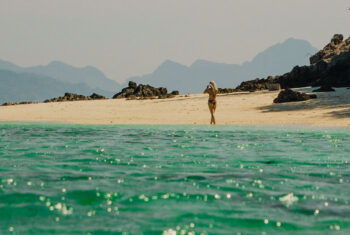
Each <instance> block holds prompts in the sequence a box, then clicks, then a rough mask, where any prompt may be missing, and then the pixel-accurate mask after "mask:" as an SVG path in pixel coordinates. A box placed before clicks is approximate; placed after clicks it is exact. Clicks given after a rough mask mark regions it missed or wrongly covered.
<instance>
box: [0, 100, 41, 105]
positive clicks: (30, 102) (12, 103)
mask: <svg viewBox="0 0 350 235" xmlns="http://www.w3.org/2000/svg"><path fill="white" fill-rule="evenodd" d="M18 104H37V102H32V101H22V102H19V103H14V102H6V103H3V104H2V106H11V105H18Z"/></svg>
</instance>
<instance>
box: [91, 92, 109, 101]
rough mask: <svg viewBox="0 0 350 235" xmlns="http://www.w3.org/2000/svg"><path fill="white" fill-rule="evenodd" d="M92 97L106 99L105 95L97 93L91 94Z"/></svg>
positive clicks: (93, 98)
mask: <svg viewBox="0 0 350 235" xmlns="http://www.w3.org/2000/svg"><path fill="white" fill-rule="evenodd" d="M90 98H91V99H92V100H104V99H106V97H104V96H103V95H99V94H96V93H93V94H92V95H90Z"/></svg>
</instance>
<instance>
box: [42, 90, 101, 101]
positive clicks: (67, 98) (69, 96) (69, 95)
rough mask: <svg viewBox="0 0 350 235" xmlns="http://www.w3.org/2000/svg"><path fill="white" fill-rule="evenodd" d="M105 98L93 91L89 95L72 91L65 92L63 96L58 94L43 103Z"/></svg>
mask: <svg viewBox="0 0 350 235" xmlns="http://www.w3.org/2000/svg"><path fill="white" fill-rule="evenodd" d="M100 99H106V97H104V96H102V95H99V94H96V93H93V94H92V95H91V96H84V95H78V94H74V93H68V92H67V93H65V94H64V96H60V97H57V98H52V99H47V100H45V101H44V103H50V102H63V101H77V100H100Z"/></svg>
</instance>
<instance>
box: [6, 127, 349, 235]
mask: <svg viewBox="0 0 350 235" xmlns="http://www.w3.org/2000/svg"><path fill="white" fill-rule="evenodd" d="M0 157H1V163H0V198H1V200H0V215H1V216H0V234H7V233H8V234H54V233H55V234H109V233H116V234H118V233H123V232H125V233H126V234H140V233H144V234H162V233H168V234H175V232H176V234H193V233H195V234H263V233H266V234H276V233H285V234H295V233H296V232H299V233H308V234H310V233H314V234H328V233H331V232H335V231H338V232H340V233H345V234H346V233H349V232H350V217H349V215H350V205H349V203H350V169H349V161H350V130H349V129H329V128H328V129H327V128H322V129H317V128H297V127H288V128H283V127H279V128H273V127H245V126H219V127H210V126H177V125H175V126H141V125H139V126H138V125H125V126H88V125H64V124H62V125H61V124H21V123H2V124H0Z"/></svg>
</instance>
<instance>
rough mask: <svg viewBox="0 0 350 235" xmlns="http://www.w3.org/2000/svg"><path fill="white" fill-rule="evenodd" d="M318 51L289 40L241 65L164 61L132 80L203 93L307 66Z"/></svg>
mask: <svg viewBox="0 0 350 235" xmlns="http://www.w3.org/2000/svg"><path fill="white" fill-rule="evenodd" d="M317 51H318V50H317V49H316V48H314V47H313V46H312V45H311V44H310V43H309V42H308V41H305V40H301V39H295V38H288V39H287V40H285V41H283V42H281V43H276V44H275V45H273V46H271V47H269V48H267V49H265V50H264V51H262V52H261V53H259V54H257V55H256V56H255V57H254V58H253V59H252V60H251V61H248V62H245V63H243V64H242V65H238V64H226V63H217V62H212V61H208V60H204V59H198V60H196V61H195V62H194V63H193V64H192V65H191V66H190V67H187V66H185V65H182V64H179V63H177V62H174V61H171V60H166V61H164V62H163V63H162V64H161V65H160V66H159V67H158V68H157V69H156V70H155V71H154V72H153V73H151V74H147V75H144V76H141V77H133V78H132V79H133V80H135V81H136V82H140V83H148V84H151V85H154V86H165V87H167V88H168V89H169V90H172V89H174V90H179V91H180V92H182V93H193V92H202V90H203V87H204V86H205V85H206V84H207V82H208V81H210V80H215V81H216V82H217V85H218V86H219V87H226V88H228V87H230V88H233V87H236V86H237V85H238V84H239V83H241V82H242V81H246V80H251V79H254V78H257V77H260V78H263V77H267V76H269V75H278V74H284V73H286V72H288V71H290V70H291V69H292V68H293V67H294V66H295V65H307V64H309V55H312V54H314V53H315V52H317Z"/></svg>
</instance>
